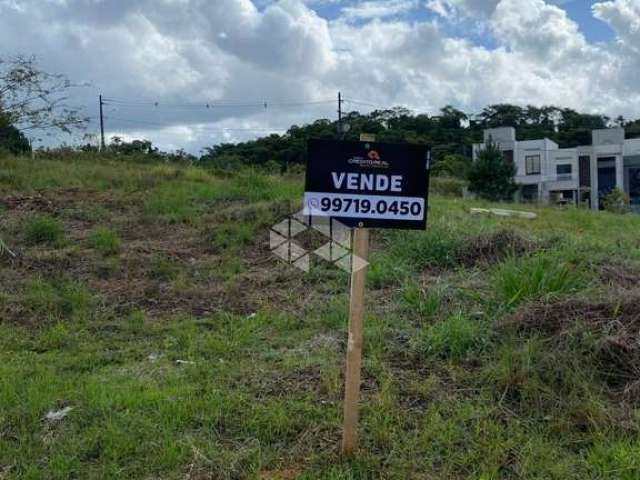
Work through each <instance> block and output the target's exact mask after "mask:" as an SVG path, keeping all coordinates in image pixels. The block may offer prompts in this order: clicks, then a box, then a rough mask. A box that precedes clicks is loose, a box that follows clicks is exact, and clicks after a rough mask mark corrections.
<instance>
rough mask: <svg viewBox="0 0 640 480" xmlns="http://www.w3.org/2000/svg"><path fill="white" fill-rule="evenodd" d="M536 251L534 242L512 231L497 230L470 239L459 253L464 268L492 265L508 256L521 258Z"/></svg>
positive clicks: (537, 247)
mask: <svg viewBox="0 0 640 480" xmlns="http://www.w3.org/2000/svg"><path fill="white" fill-rule="evenodd" d="M538 249H539V246H538V244H537V243H536V242H534V241H532V240H529V239H527V238H524V237H523V236H522V235H520V234H518V233H516V232H514V231H513V230H499V231H498V232H495V233H491V234H485V235H480V236H478V237H475V238H472V239H470V240H469V241H468V242H467V244H466V245H465V246H464V247H463V248H462V251H461V252H460V263H461V264H462V265H464V266H465V267H474V266H477V265H481V264H493V263H497V262H499V261H500V260H502V259H504V258H505V257H507V256H508V255H514V256H522V255H526V254H528V253H531V252H534V251H536V250H538Z"/></svg>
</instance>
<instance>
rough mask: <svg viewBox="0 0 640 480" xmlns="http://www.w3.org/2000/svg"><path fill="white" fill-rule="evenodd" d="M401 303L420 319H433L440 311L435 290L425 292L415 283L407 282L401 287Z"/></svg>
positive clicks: (437, 294) (437, 293)
mask: <svg viewBox="0 0 640 480" xmlns="http://www.w3.org/2000/svg"><path fill="white" fill-rule="evenodd" d="M402 303H403V304H404V305H405V308H406V309H407V310H409V311H410V312H415V313H417V314H418V315H420V317H425V318H433V317H434V316H435V315H436V314H437V313H438V311H439V310H440V295H439V292H438V291H437V290H432V289H430V290H428V291H425V290H424V289H422V288H420V286H419V285H418V284H416V283H415V282H412V281H407V282H406V283H405V284H404V285H403V287H402Z"/></svg>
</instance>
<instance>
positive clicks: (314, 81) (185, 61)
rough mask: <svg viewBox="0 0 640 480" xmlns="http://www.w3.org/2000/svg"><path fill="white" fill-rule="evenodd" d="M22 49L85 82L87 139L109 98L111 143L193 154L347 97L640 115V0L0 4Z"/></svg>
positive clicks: (9, 0)
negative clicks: (114, 139)
mask: <svg viewBox="0 0 640 480" xmlns="http://www.w3.org/2000/svg"><path fill="white" fill-rule="evenodd" d="M16 54H26V55H31V54H34V55H36V56H37V58H38V60H39V62H40V65H41V66H42V68H43V69H45V70H47V71H49V72H52V73H53V72H55V73H62V74H65V75H67V76H68V77H69V78H70V79H71V80H73V81H74V82H75V83H76V84H79V85H82V87H77V88H74V89H73V90H72V91H70V92H69V103H71V104H73V105H77V106H80V107H82V108H84V111H85V112H86V114H87V115H88V116H91V117H93V118H92V121H91V123H90V124H89V127H88V130H87V132H88V133H90V134H95V133H97V132H98V123H97V120H96V117H97V115H98V95H99V94H102V95H104V98H105V99H107V100H106V103H105V106H104V114H105V126H106V132H107V137H111V136H114V135H118V136H121V137H123V138H125V139H131V138H145V139H148V140H151V141H152V142H153V143H154V144H155V145H157V146H159V147H161V148H162V149H165V150H176V149H179V148H183V149H185V150H187V151H189V152H192V153H199V152H200V151H201V150H202V149H203V148H205V147H207V146H212V145H214V144H218V143H222V142H237V141H243V140H247V139H251V138H255V137H257V136H262V135H267V134H269V133H283V131H285V130H286V129H287V128H289V126H290V125H293V124H297V125H301V124H305V123H309V122H312V121H313V120H315V119H317V118H330V119H334V118H336V116H337V112H336V110H337V93H338V91H340V92H342V94H343V96H344V98H345V103H344V105H343V107H344V109H345V110H347V111H349V110H358V111H360V112H369V111H371V110H373V109H375V108H389V107H393V106H404V107H407V108H409V109H411V110H412V111H414V112H420V113H427V114H430V115H437V114H438V111H439V109H440V108H441V107H444V106H445V105H452V106H454V107H456V108H459V109H461V110H464V111H465V112H467V113H471V114H472V113H477V112H479V111H481V110H482V108H483V107H484V106H486V105H488V104H492V103H516V104H520V105H536V106H541V105H549V104H553V105H557V106H562V107H569V108H574V109H577V110H580V111H585V112H595V113H605V114H608V115H610V116H612V117H615V116H618V115H623V116H625V117H626V118H640V82H639V81H638V78H640V0H608V1H604V0H594V1H590V0H366V1H356V0H0V57H8V56H11V55H16ZM39 138H42V140H39ZM79 138H80V137H79V136H78V135H75V136H73V137H69V136H66V135H64V134H60V135H54V136H50V137H45V136H43V135H38V137H37V138H35V139H34V140H35V143H36V144H38V143H46V144H51V143H61V142H66V143H74V142H78V141H79ZM93 141H95V140H93Z"/></svg>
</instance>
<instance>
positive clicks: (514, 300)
mask: <svg viewBox="0 0 640 480" xmlns="http://www.w3.org/2000/svg"><path fill="white" fill-rule="evenodd" d="M584 283H585V282H584V280H583V278H581V276H580V274H579V273H578V272H576V270H575V268H573V267H572V266H570V265H568V264H566V263H564V262H562V261H561V260H559V259H557V258H552V257H549V256H545V255H536V256H534V257H529V258H515V257H511V258H509V259H507V260H506V261H505V262H503V263H502V264H501V265H500V267H499V268H498V270H497V271H496V274H495V287H496V290H497V291H498V292H499V293H500V295H501V297H502V298H501V299H502V301H503V302H504V303H505V304H506V305H507V306H509V307H511V306H514V305H518V304H520V303H522V302H525V301H527V300H541V299H544V298H549V297H551V296H558V295H562V294H567V293H570V292H575V291H576V290H578V289H579V288H580V287H582V286H583V285H584Z"/></svg>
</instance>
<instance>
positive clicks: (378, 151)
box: [304, 140, 430, 230]
mask: <svg viewBox="0 0 640 480" xmlns="http://www.w3.org/2000/svg"><path fill="white" fill-rule="evenodd" d="M308 149H309V151H308V158H309V160H308V163H307V177H306V187H305V194H304V214H305V215H311V216H321V217H332V218H335V219H336V220H338V221H340V222H341V223H343V224H345V225H347V226H349V227H360V228H396V229H412V230H424V229H425V228H426V225H427V206H428V203H427V200H428V195H429V170H428V164H429V156H430V151H429V148H428V147H426V146H424V145H409V144H397V145H396V144H386V143H376V142H343V141H335V140H310V141H309V144H308Z"/></svg>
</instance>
